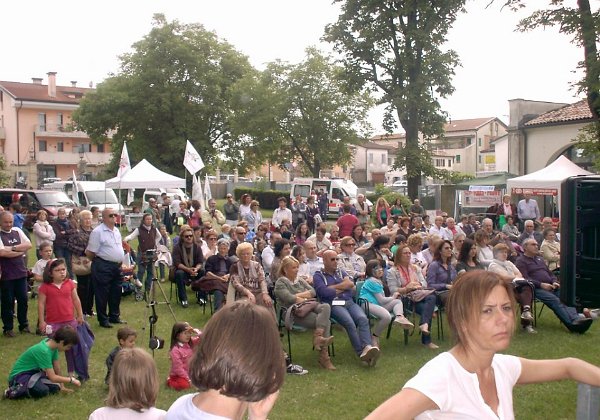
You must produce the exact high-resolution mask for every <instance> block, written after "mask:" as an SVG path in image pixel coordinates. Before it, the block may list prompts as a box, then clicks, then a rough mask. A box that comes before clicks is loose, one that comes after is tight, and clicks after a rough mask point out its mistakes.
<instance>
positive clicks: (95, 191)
mask: <svg viewBox="0 0 600 420" xmlns="http://www.w3.org/2000/svg"><path fill="white" fill-rule="evenodd" d="M76 182H77V198H75V197H73V181H58V182H52V183H51V184H44V185H43V187H42V188H43V189H45V190H59V191H64V192H65V193H67V195H68V196H69V198H71V199H73V201H75V202H79V207H80V208H85V209H87V210H89V209H90V208H92V207H98V208H99V209H100V212H102V210H104V209H105V208H106V207H109V208H113V209H115V210H117V211H118V213H119V214H123V206H122V205H121V204H119V199H118V198H117V195H116V194H115V192H114V190H113V189H112V188H106V186H105V184H104V182H102V181H76ZM124 194H127V191H125V192H124ZM117 223H120V222H118V221H117Z"/></svg>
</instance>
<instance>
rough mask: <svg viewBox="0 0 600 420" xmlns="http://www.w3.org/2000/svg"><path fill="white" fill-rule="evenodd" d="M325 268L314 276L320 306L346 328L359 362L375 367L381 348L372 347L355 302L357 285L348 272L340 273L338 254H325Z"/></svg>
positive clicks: (366, 321)
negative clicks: (354, 292) (324, 304)
mask: <svg viewBox="0 0 600 420" xmlns="http://www.w3.org/2000/svg"><path fill="white" fill-rule="evenodd" d="M323 264H324V267H323V270H321V271H317V272H316V273H315V275H314V276H313V285H314V288H315V290H316V292H317V296H318V297H319V299H320V301H321V302H323V303H327V304H329V305H331V317H332V318H333V319H335V320H336V321H337V322H338V323H339V324H340V325H342V327H344V329H345V330H346V332H347V333H348V337H349V338H350V343H351V344H352V348H353V349H354V351H355V352H356V354H357V355H358V356H359V357H360V360H361V361H363V362H365V363H367V364H368V365H374V364H375V363H376V362H377V359H378V358H379V348H377V347H374V346H372V345H371V331H370V330H369V320H368V319H367V316H366V315H365V313H364V311H363V310H362V308H361V307H360V306H358V305H357V304H356V303H355V302H354V299H353V291H354V282H353V281H352V279H350V276H349V275H348V274H347V273H346V272H345V271H342V270H338V268H337V254H336V253H335V251H325V254H324V255H323ZM334 301H335V304H334V303H333V302H334Z"/></svg>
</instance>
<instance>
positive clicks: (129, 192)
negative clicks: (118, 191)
mask: <svg viewBox="0 0 600 420" xmlns="http://www.w3.org/2000/svg"><path fill="white" fill-rule="evenodd" d="M134 191H135V190H134V189H129V190H127V205H130V204H131V203H132V202H133V192H134Z"/></svg>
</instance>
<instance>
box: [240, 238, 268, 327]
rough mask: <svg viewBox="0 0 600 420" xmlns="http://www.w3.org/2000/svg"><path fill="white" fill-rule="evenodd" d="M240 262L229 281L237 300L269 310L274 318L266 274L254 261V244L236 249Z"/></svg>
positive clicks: (246, 244) (246, 243) (242, 245)
mask: <svg viewBox="0 0 600 420" xmlns="http://www.w3.org/2000/svg"><path fill="white" fill-rule="evenodd" d="M236 254H237V257H238V258H239V261H238V262H237V263H235V264H233V265H232V266H231V269H230V271H229V281H230V283H231V285H232V286H233V289H234V290H235V299H234V300H239V299H247V300H249V301H250V302H252V303H256V304H257V305H260V306H264V307H265V308H268V309H269V310H270V311H271V313H272V315H273V318H275V312H274V310H273V301H272V300H271V297H270V296H269V291H268V289H267V282H266V280H265V273H264V271H263V269H262V267H261V265H260V264H259V263H257V262H256V261H252V255H253V247H252V244H250V243H248V242H244V243H243V244H240V245H238V247H237V249H236Z"/></svg>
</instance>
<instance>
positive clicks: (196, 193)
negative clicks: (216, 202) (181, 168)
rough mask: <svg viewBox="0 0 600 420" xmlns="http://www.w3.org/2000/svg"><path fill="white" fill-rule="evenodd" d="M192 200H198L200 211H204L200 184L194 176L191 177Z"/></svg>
mask: <svg viewBox="0 0 600 420" xmlns="http://www.w3.org/2000/svg"><path fill="white" fill-rule="evenodd" d="M192 200H198V202H199V203H200V210H204V196H203V194H202V184H200V180H199V179H198V177H197V176H196V175H192Z"/></svg>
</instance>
